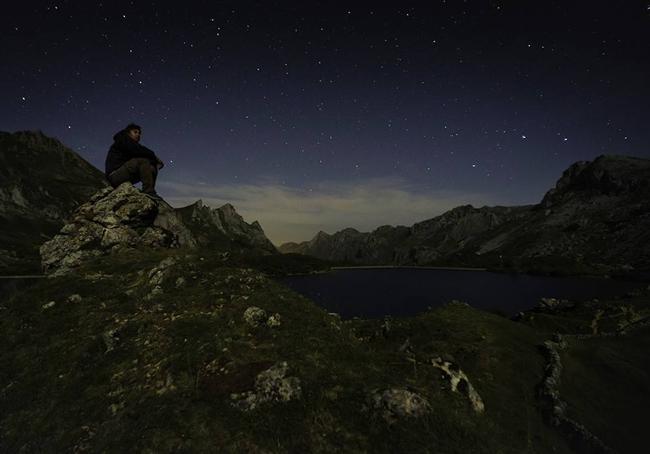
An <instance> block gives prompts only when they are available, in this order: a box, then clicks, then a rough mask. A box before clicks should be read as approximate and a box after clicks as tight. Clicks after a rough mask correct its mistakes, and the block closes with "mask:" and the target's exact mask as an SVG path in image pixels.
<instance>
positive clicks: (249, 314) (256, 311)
mask: <svg viewBox="0 0 650 454" xmlns="http://www.w3.org/2000/svg"><path fill="white" fill-rule="evenodd" d="M266 320H267V317H266V311H265V310H264V309H261V308H259V307H257V306H250V307H249V308H247V309H246V310H245V311H244V321H245V322H246V323H248V324H249V325H250V326H252V327H253V328H257V327H259V326H260V325H262V324H263V323H265V322H266Z"/></svg>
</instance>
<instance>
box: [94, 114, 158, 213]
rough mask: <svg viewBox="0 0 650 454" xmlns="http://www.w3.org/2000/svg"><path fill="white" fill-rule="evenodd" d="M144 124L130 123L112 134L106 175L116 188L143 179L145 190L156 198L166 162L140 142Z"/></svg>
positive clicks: (143, 188) (143, 189)
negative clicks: (157, 187)
mask: <svg viewBox="0 0 650 454" xmlns="http://www.w3.org/2000/svg"><path fill="white" fill-rule="evenodd" d="M141 135H142V128H141V127H140V126H138V125H136V124H133V123H131V124H129V125H128V126H127V127H126V128H124V129H123V130H121V131H120V132H118V133H117V134H115V135H114V136H113V140H114V143H113V145H111V148H110V150H108V155H107V156H106V178H107V179H108V181H109V183H110V184H111V186H113V187H114V188H116V187H118V186H119V185H120V184H122V183H125V182H127V181H130V182H131V183H137V182H139V181H142V192H143V193H144V194H146V195H147V196H149V197H151V198H152V199H155V200H162V199H161V198H160V196H159V195H158V194H157V193H156V189H155V188H156V177H157V176H158V170H160V169H162V168H163V166H164V164H163V162H162V161H161V160H160V159H159V158H158V156H156V154H155V153H154V152H153V151H151V150H150V149H149V148H147V147H145V146H142V145H140V136H141Z"/></svg>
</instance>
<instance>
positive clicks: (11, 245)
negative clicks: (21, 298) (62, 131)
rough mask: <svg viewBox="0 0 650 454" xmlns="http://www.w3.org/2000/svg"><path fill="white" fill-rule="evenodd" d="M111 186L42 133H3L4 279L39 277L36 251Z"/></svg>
mask: <svg viewBox="0 0 650 454" xmlns="http://www.w3.org/2000/svg"><path fill="white" fill-rule="evenodd" d="M107 185H108V183H107V182H106V181H105V179H104V175H103V173H102V172H100V171H99V170H97V169H96V168H95V167H93V166H92V165H91V164H89V163H88V162H86V161H85V160H84V159H83V158H81V157H80V156H79V155H78V154H77V153H75V152H74V151H72V150H71V149H69V148H67V147H66V146H64V145H63V144H62V143H61V142H59V141H58V140H56V139H53V138H50V137H47V136H45V135H44V134H43V133H41V132H40V131H36V132H31V131H21V132H15V133H7V132H0V225H1V226H2V227H0V274H21V273H34V272H39V271H40V270H39V268H38V264H39V257H38V246H39V245H40V244H41V243H43V242H44V241H45V240H47V239H49V238H51V236H52V235H53V234H54V233H55V232H56V231H58V229H60V228H61V226H62V225H63V221H64V220H65V219H66V217H67V216H69V215H70V213H71V212H72V210H73V209H74V208H76V207H77V206H78V205H80V204H81V203H83V202H85V201H86V200H87V199H88V198H89V197H90V196H91V195H92V194H93V193H95V192H97V190H99V189H101V188H103V187H105V186H107Z"/></svg>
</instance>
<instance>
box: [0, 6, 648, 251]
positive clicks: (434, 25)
mask: <svg viewBox="0 0 650 454" xmlns="http://www.w3.org/2000/svg"><path fill="white" fill-rule="evenodd" d="M382 5H386V6H382ZM0 25H1V27H2V40H0V57H1V58H2V62H3V65H2V66H3V69H2V71H0V99H2V103H1V104H0V130H3V131H10V132H12V131H17V130H41V131H43V132H44V133H45V134H47V135H50V136H53V137H56V138H58V139H59V140H61V141H62V142H63V143H64V144H66V145H67V146H69V147H70V148H72V149H73V150H75V151H76V152H77V153H79V154H80V155H81V156H82V157H83V158H85V159H86V160H88V161H89V162H90V163H92V164H93V165H95V166H96V167H98V168H99V169H101V170H103V168H104V159H105V156H106V152H107V150H108V148H109V146H110V145H111V143H112V136H113V134H114V133H115V132H117V131H118V130H120V129H122V128H123V127H124V126H126V124H127V123H130V122H135V123H138V124H140V125H142V127H143V131H142V133H143V134H142V141H141V143H142V144H143V145H146V146H148V147H149V148H151V149H153V150H154V151H155V152H156V153H157V155H158V156H159V157H160V158H161V159H162V160H163V161H164V162H165V163H166V166H165V167H164V168H163V169H162V171H161V172H160V175H159V179H158V185H157V190H158V192H159V193H160V194H161V195H162V196H163V197H164V198H165V199H166V200H168V201H170V202H171V203H172V205H174V206H183V205H186V204H189V203H192V202H193V201H195V200H197V199H199V198H200V199H202V200H203V201H204V203H206V204H208V205H210V206H213V207H217V206H220V205H221V204H223V203H226V202H229V203H232V204H233V205H234V206H235V207H236V209H237V210H238V212H239V213H241V214H242V215H243V216H244V218H245V219H246V220H247V221H248V222H252V221H253V220H256V219H257V220H259V221H260V223H261V224H262V226H263V228H264V229H265V231H266V233H267V235H268V236H269V238H270V239H271V240H272V241H273V242H274V243H275V244H280V243H282V242H285V241H302V240H307V239H310V238H311V237H313V236H314V235H315V234H316V232H318V231H319V230H325V231H327V232H329V233H333V232H334V231H336V230H339V229H342V228H345V227H354V228H357V229H359V230H362V231H369V230H372V229H374V228H376V227H378V226H380V225H383V224H391V225H397V224H401V225H410V224H412V223H414V222H417V221H421V220H424V219H429V218H431V217H433V216H436V215H439V214H441V213H442V212H444V211H446V210H448V209H450V208H453V207H454V206H458V205H462V204H467V203H471V204H473V205H474V206H483V205H523V204H532V203H537V202H539V201H540V200H541V198H542V197H543V195H544V193H545V192H546V191H547V190H548V189H550V188H551V187H552V186H553V185H554V184H555V181H556V180H557V179H558V178H559V176H560V175H561V173H562V171H563V170H564V169H565V168H566V167H568V166H569V165H570V164H572V163H573V162H575V161H578V160H592V159H594V158H595V157H597V156H598V155H600V154H622V155H630V156H639V157H646V158H650V146H649V144H650V140H649V139H650V124H649V123H648V120H649V119H650V2H648V1H645V2H642V1H634V0H631V1H627V0H626V1H624V2H622V1H621V2H611V1H607V2H605V1H569V2H567V1H546V2H543V1H534V2H533V1H505V0H504V1H471V0H466V1H463V0H453V1H452V0H447V1H429V2H409V1H402V2H381V4H380V2H336V1H334V2H332V1H300V2H297V1H296V2H292V1H283V2H280V1H257V2H249V1H236V2H235V1H216V0H212V1H191V0H189V1H185V2H169V1H105V2H93V1H72V0H69V1H55V0H52V1H24V2H11V4H10V5H3V11H2V17H1V18H0Z"/></svg>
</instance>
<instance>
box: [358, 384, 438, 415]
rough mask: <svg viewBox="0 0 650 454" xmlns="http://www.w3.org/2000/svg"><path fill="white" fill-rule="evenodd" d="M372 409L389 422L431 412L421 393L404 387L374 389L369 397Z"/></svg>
mask: <svg viewBox="0 0 650 454" xmlns="http://www.w3.org/2000/svg"><path fill="white" fill-rule="evenodd" d="M368 404H369V406H370V409H371V410H372V411H373V412H374V414H375V415H377V416H379V417H381V418H382V419H384V421H386V422H387V423H388V424H394V423H395V422H397V421H398V420H401V419H404V418H419V417H422V416H424V415H426V414H427V413H430V412H431V405H430V404H429V402H428V401H427V400H426V399H425V398H424V397H422V396H421V395H419V394H417V393H414V392H412V391H409V390H407V389H402V388H393V389H385V390H377V391H374V392H373V393H372V394H371V395H370V397H369V398H368Z"/></svg>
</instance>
